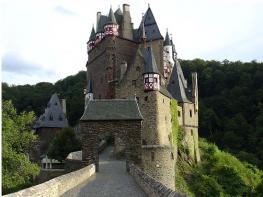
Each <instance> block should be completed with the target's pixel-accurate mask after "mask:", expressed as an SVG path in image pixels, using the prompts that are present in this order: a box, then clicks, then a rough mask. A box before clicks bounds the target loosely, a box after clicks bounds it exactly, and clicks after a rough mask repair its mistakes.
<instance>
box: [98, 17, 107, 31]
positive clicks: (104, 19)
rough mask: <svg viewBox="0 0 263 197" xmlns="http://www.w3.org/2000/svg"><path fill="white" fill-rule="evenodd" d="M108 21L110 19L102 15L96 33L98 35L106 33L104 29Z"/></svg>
mask: <svg viewBox="0 0 263 197" xmlns="http://www.w3.org/2000/svg"><path fill="white" fill-rule="evenodd" d="M107 19H108V17H107V16H105V15H101V16H100V20H99V23H98V26H97V31H96V32H97V33H98V32H103V31H104V29H103V27H104V25H105V24H106V22H107Z"/></svg>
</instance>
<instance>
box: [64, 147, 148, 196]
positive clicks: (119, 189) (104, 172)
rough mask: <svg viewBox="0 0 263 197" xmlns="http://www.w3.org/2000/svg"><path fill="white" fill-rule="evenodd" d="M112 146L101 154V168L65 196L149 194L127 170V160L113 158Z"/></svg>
mask: <svg viewBox="0 0 263 197" xmlns="http://www.w3.org/2000/svg"><path fill="white" fill-rule="evenodd" d="M112 150H113V148H112V147H108V148H107V149H106V150H105V151H104V152H103V153H102V154H101V155H100V167H99V168H100V169H99V172H97V173H96V174H95V175H93V176H92V177H90V178H89V179H88V180H87V181H86V182H84V183H83V184H81V185H79V186H78V187H77V188H74V190H70V191H68V192H67V193H65V194H64V195H63V197H101V196H106V197H129V196H131V197H144V196H147V195H146V194H145V193H144V192H143V191H142V189H141V188H140V187H139V186H138V185H137V184H136V182H135V181H134V179H133V177H132V176H131V175H130V174H129V173H127V172H126V163H125V161H124V160H123V161H121V160H115V159H112V158H111V155H112Z"/></svg>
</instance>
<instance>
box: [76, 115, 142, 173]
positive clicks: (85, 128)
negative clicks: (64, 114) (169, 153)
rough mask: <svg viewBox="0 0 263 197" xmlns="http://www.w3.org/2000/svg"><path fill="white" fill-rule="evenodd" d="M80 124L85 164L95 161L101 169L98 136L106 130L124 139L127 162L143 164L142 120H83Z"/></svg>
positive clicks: (97, 168)
mask: <svg viewBox="0 0 263 197" xmlns="http://www.w3.org/2000/svg"><path fill="white" fill-rule="evenodd" d="M80 125H81V136H82V137H81V140H82V161H83V164H84V165H89V164H92V163H94V164H95V165H96V170H97V171H98V170H99V155H98V147H99V139H98V136H99V135H100V134H103V133H106V132H107V133H111V134H113V135H114V136H118V137H120V138H121V139H122V140H123V141H124V143H125V145H126V147H125V156H126V160H127V163H129V162H130V161H132V162H133V163H135V164H138V165H139V164H141V120H115V121H113V120H112V121H110V120H109V121H81V122H80Z"/></svg>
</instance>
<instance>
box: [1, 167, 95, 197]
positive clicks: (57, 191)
mask: <svg viewBox="0 0 263 197" xmlns="http://www.w3.org/2000/svg"><path fill="white" fill-rule="evenodd" d="M94 173H95V166H94V165H89V166H87V167H85V168H82V169H80V170H78V171H75V172H71V173H68V174H65V175H63V176H59V177H56V178H54V179H51V180H50V181H47V182H44V183H42V184H39V185H36V186H33V187H30V188H27V189H24V190H21V191H18V192H16V193H12V194H8V195H5V196H4V197H39V196H42V197H59V196H61V195H62V194H64V193H65V192H67V191H69V190H70V189H72V188H74V187H76V186H77V185H79V184H81V183H82V182H84V181H86V180H87V179H88V178H89V177H91V176H92V175H93V174H94Z"/></svg>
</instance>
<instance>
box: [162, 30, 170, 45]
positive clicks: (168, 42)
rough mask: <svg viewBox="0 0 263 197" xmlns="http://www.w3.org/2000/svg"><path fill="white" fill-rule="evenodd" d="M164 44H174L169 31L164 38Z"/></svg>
mask: <svg viewBox="0 0 263 197" xmlns="http://www.w3.org/2000/svg"><path fill="white" fill-rule="evenodd" d="M163 46H172V43H171V40H170V37H169V34H168V31H167V32H166V35H165V40H164V43H163Z"/></svg>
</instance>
